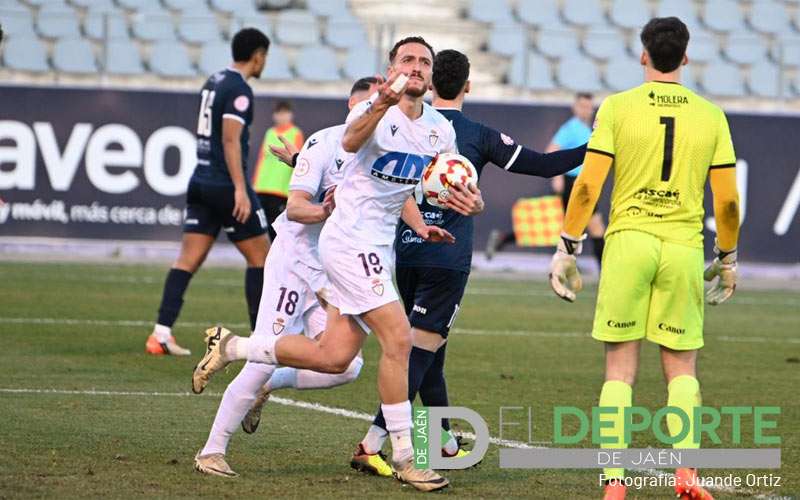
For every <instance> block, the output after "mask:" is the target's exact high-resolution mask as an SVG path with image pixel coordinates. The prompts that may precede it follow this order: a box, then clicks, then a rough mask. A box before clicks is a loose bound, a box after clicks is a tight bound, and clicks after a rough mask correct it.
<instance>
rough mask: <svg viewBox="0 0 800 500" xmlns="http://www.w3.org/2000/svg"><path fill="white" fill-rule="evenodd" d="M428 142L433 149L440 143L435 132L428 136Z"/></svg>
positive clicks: (432, 131)
mask: <svg viewBox="0 0 800 500" xmlns="http://www.w3.org/2000/svg"><path fill="white" fill-rule="evenodd" d="M428 142H430V143H431V147H434V146H436V143H437V142H439V135H438V134H437V133H436V131H435V130H431V134H430V135H429V136H428Z"/></svg>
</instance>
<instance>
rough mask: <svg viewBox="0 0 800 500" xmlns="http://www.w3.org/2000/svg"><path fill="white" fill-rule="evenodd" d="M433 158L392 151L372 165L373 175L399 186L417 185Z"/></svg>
mask: <svg viewBox="0 0 800 500" xmlns="http://www.w3.org/2000/svg"><path fill="white" fill-rule="evenodd" d="M432 159H433V156H428V155H415V154H411V153H403V152H402V151H390V152H388V153H386V154H385V155H383V156H381V157H380V158H378V159H377V160H375V163H373V164H372V168H371V169H370V170H371V175H372V176H373V177H377V178H378V179H381V180H384V181H389V182H396V183H397V184H417V183H418V182H419V179H420V177H422V171H423V170H425V167H426V166H427V165H428V163H430V162H431V160H432Z"/></svg>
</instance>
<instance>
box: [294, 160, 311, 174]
mask: <svg viewBox="0 0 800 500" xmlns="http://www.w3.org/2000/svg"><path fill="white" fill-rule="evenodd" d="M309 170H311V164H310V163H308V160H307V159H305V158H301V159H300V161H299V162H297V166H296V167H294V175H295V176H297V177H303V176H304V175H306V174H307V173H308V171H309Z"/></svg>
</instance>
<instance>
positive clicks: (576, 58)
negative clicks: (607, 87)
mask: <svg viewBox="0 0 800 500" xmlns="http://www.w3.org/2000/svg"><path fill="white" fill-rule="evenodd" d="M556 78H557V80H558V82H559V83H560V84H561V85H562V86H564V87H566V88H567V89H569V90H571V91H573V92H598V91H600V90H602V87H601V86H600V71H598V69H597V66H595V64H594V62H593V61H592V60H591V59H589V58H587V57H583V56H581V55H577V54H576V55H572V56H568V57H563V58H561V60H560V61H558V70H557V71H556Z"/></svg>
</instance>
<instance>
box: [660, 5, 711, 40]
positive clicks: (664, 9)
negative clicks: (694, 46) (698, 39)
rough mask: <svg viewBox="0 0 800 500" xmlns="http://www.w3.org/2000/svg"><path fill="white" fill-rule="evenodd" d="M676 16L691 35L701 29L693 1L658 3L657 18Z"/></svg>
mask: <svg viewBox="0 0 800 500" xmlns="http://www.w3.org/2000/svg"><path fill="white" fill-rule="evenodd" d="M670 16H675V17H677V18H680V20H681V21H683V22H684V23H685V24H686V26H687V27H688V28H689V32H690V34H691V33H692V32H693V31H694V30H696V29H697V28H699V27H700V22H699V21H698V19H697V10H695V5H694V2H693V1H692V0H665V1H663V2H659V3H658V9H656V17H670Z"/></svg>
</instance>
